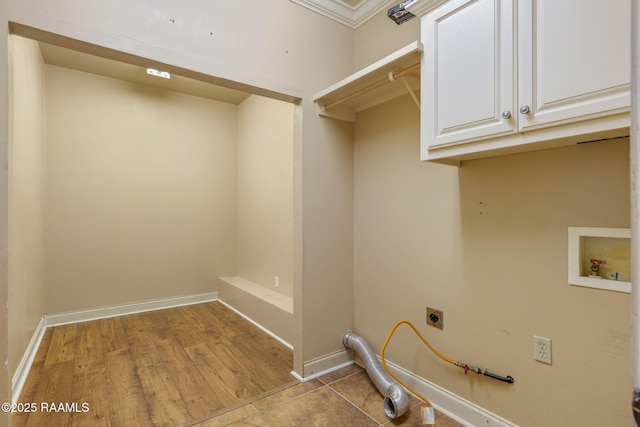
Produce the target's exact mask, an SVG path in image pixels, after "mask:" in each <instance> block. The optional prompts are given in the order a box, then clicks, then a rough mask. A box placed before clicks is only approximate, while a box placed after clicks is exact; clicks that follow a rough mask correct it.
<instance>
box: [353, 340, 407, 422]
mask: <svg viewBox="0 0 640 427" xmlns="http://www.w3.org/2000/svg"><path fill="white" fill-rule="evenodd" d="M342 344H343V345H344V346H345V347H346V348H350V349H352V350H353V351H355V352H356V353H357V354H358V356H360V359H362V364H363V366H364V369H366V371H367V374H368V375H369V378H371V381H373V383H374V384H375V386H376V388H377V389H378V391H379V392H380V393H382V395H383V396H384V412H385V413H386V414H387V416H388V417H389V418H397V417H400V416H402V415H403V414H404V413H405V412H406V411H407V408H408V407H409V396H408V395H407V391H406V390H405V389H404V387H402V386H401V385H400V384H398V383H397V382H396V381H395V380H394V379H393V378H392V377H391V375H389V374H388V373H387V371H385V370H384V368H383V367H382V364H381V363H380V361H379V360H378V358H377V357H376V354H375V353H374V352H373V350H371V347H369V344H367V342H366V341H365V340H364V338H362V337H361V336H359V335H357V334H355V333H354V332H347V333H345V334H344V335H343V336H342Z"/></svg>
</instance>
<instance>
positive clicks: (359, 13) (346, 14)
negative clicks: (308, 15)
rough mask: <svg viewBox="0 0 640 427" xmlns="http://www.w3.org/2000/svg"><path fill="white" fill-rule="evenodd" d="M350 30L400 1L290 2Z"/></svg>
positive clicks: (337, 0)
mask: <svg viewBox="0 0 640 427" xmlns="http://www.w3.org/2000/svg"><path fill="white" fill-rule="evenodd" d="M291 1H292V2H294V3H297V4H299V5H301V6H304V7H306V8H308V9H311V10H313V11H315V12H318V13H320V14H322V15H324V16H327V17H329V18H331V19H333V20H335V21H338V22H340V23H342V24H345V25H347V26H349V27H351V28H357V27H359V26H360V25H362V24H364V23H365V22H367V21H368V20H369V19H370V18H371V17H373V16H374V15H376V14H378V13H379V12H381V11H383V10H386V9H389V8H390V7H392V6H394V5H396V4H399V3H401V2H402V0H291Z"/></svg>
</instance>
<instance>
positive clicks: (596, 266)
mask: <svg viewBox="0 0 640 427" xmlns="http://www.w3.org/2000/svg"><path fill="white" fill-rule="evenodd" d="M589 262H590V263H591V274H590V275H589V277H600V275H599V274H598V273H599V272H600V265H601V264H606V263H607V261H605V260H603V259H590V260H589Z"/></svg>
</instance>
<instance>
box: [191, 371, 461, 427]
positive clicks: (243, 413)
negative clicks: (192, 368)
mask: <svg viewBox="0 0 640 427" xmlns="http://www.w3.org/2000/svg"><path fill="white" fill-rule="evenodd" d="M383 400H384V398H383V396H382V395H381V394H380V393H379V392H378V390H377V389H376V388H375V385H374V384H373V382H371V380H370V379H369V376H368V375H367V373H366V372H365V371H364V370H363V369H362V368H361V367H359V366H357V365H350V366H347V367H345V368H342V369H339V370H337V371H334V372H331V373H329V374H326V375H324V376H321V377H319V378H316V379H313V380H310V381H307V382H305V383H299V384H296V385H293V386H290V387H286V388H284V389H282V390H280V391H277V392H275V393H273V394H269V395H268V396H266V397H262V398H258V399H257V400H255V401H253V402H250V403H247V404H244V405H242V406H240V407H237V408H234V409H231V410H228V411H226V412H223V413H221V414H218V415H216V416H214V417H213V418H209V419H207V420H199V421H196V422H194V423H190V424H188V426H195V427H223V426H234V427H241V426H242V427H251V426H256V427H257V426H260V427H288V426H291V427H299V426H317V427H326V426H347V427H367V426H388V427H391V426H421V425H423V424H422V419H421V416H420V407H421V406H423V404H422V402H421V401H420V400H418V399H416V398H414V397H413V396H410V404H409V410H408V411H407V413H405V414H404V415H403V416H402V417H399V418H397V419H393V420H391V419H389V418H388V417H387V416H386V415H385V413H384V408H383ZM436 425H437V426H438V427H459V426H462V424H460V423H458V422H456V421H454V420H452V419H451V418H449V417H447V416H445V415H444V414H441V413H439V412H437V411H436ZM186 426H187V425H185V427H186Z"/></svg>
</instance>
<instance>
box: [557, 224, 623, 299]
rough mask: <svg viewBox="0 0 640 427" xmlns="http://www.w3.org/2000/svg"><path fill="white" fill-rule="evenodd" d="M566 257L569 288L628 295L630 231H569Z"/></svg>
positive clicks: (570, 228) (579, 228)
mask: <svg viewBox="0 0 640 427" xmlns="http://www.w3.org/2000/svg"><path fill="white" fill-rule="evenodd" d="M568 255H569V257H568V258H569V284H570V285H575V286H585V287H589V288H597V289H605V290H609V291H617V292H627V293H630V292H631V229H629V228H602V227H569V254H568ZM594 264H595V265H594ZM592 267H593V269H595V270H596V271H593V270H592Z"/></svg>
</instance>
